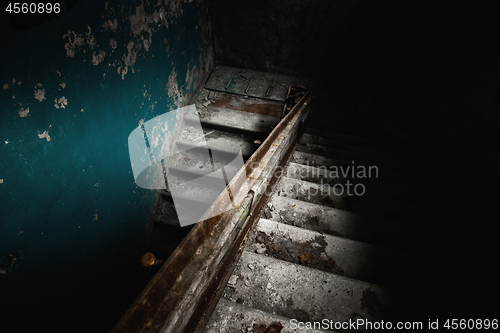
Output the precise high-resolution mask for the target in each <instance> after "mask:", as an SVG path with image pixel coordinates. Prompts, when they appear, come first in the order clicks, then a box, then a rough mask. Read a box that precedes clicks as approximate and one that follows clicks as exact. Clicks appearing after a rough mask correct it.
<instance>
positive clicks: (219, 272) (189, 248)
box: [112, 92, 311, 333]
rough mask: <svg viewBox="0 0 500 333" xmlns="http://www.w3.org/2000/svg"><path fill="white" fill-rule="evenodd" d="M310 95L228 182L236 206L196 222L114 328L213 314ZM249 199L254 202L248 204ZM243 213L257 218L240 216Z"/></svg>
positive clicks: (167, 326)
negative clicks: (220, 293)
mask: <svg viewBox="0 0 500 333" xmlns="http://www.w3.org/2000/svg"><path fill="white" fill-rule="evenodd" d="M310 99H311V97H310V93H309V92H307V93H306V94H305V95H304V97H303V98H302V99H301V100H300V102H299V103H297V105H295V107H294V108H293V109H292V110H291V111H290V112H289V113H288V114H287V115H286V116H285V118H284V119H282V121H281V122H280V123H279V124H278V125H277V126H276V127H275V128H274V129H273V131H272V132H271V133H270V134H269V136H268V137H267V139H266V140H265V141H264V142H263V143H262V144H261V146H260V147H259V148H258V149H257V151H256V152H255V153H254V154H253V155H252V156H251V157H250V158H249V160H248V161H247V162H246V163H245V165H244V167H243V168H242V169H240V171H239V172H238V173H237V174H236V175H235V177H234V178H233V179H232V181H231V182H230V183H229V185H228V186H229V187H230V188H231V191H232V193H233V197H234V199H235V200H234V202H235V203H236V206H235V207H234V208H232V209H230V210H228V211H225V212H224V213H222V214H220V215H218V216H215V217H212V218H209V219H205V220H204V221H203V222H199V223H197V224H196V225H195V226H194V227H193V229H192V230H191V231H190V233H189V234H188V235H187V236H186V238H185V239H184V240H183V241H182V242H181V244H180V245H179V246H178V247H177V248H176V250H175V251H174V253H172V255H171V256H170V257H169V258H168V260H167V261H166V262H165V263H164V264H163V266H162V267H161V268H160V270H159V271H158V273H157V274H156V275H155V276H154V277H153V279H151V281H150V282H149V284H148V285H147V286H146V288H145V289H144V290H143V291H142V292H141V294H140V295H139V297H138V298H137V299H136V300H135V301H134V303H133V304H132V305H131V306H130V308H129V309H128V310H127V312H126V313H125V314H124V316H123V317H122V318H121V319H120V321H119V322H118V323H117V324H116V326H115V327H114V328H113V330H112V332H114V333H115V332H183V331H184V330H185V329H186V328H188V329H190V330H191V329H194V328H195V326H196V325H195V323H197V322H199V321H200V320H201V319H203V318H206V317H207V315H208V316H209V314H208V312H206V311H203V309H204V307H206V304H207V302H209V303H210V304H209V305H210V306H209V308H210V307H212V303H211V302H210V300H213V299H217V300H218V298H217V292H216V291H217V290H219V289H220V286H221V284H220V282H221V281H225V280H226V278H227V276H226V275H227V274H228V270H227V268H230V267H231V266H232V265H233V264H235V262H234V259H235V257H234V255H235V254H236V253H238V251H236V250H235V249H240V247H241V245H242V244H243V242H244V240H245V239H246V238H247V237H248V233H249V232H251V230H252V229H253V226H254V224H255V223H256V217H257V216H258V215H259V210H260V209H261V208H262V207H263V203H264V202H266V200H267V198H268V196H269V195H270V194H271V193H272V191H271V189H270V187H272V186H273V185H272V184H274V183H275V182H276V180H277V178H276V174H275V171H276V169H277V168H278V166H279V165H280V164H282V163H283V160H284V158H285V157H286V156H287V153H288V155H289V151H290V147H291V146H292V145H293V143H294V142H295V140H296V137H297V133H298V130H299V126H300V123H301V121H303V120H304V119H305V117H306V116H307V112H308V109H307V108H306V106H307V104H308V102H309V101H310ZM249 194H250V195H251V200H250V199H249ZM226 198H227V196H223V195H221V196H219V198H218V199H217V200H216V201H215V202H214V204H213V205H212V206H211V207H210V208H209V209H208V210H207V212H206V213H205V215H204V217H205V216H212V215H213V212H216V211H224V210H225V208H228V207H232V203H231V202H230V201H229V200H227V199H226ZM249 200H250V201H251V207H250V208H249V209H247V208H246V207H245V205H248V201H249ZM245 214H250V215H251V216H253V218H247V219H243V220H242V218H243V216H244V215H245ZM203 219H204V218H203V217H202V220H203ZM232 256H233V257H232ZM236 257H237V258H239V255H237V256H236ZM233 268H234V266H233ZM230 273H231V271H229V274H230ZM214 283H215V285H214ZM219 297H220V295H219ZM212 310H213V308H212ZM210 313H211V312H210ZM200 323H201V322H200ZM198 327H200V326H198Z"/></svg>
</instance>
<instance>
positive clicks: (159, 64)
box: [0, 0, 214, 329]
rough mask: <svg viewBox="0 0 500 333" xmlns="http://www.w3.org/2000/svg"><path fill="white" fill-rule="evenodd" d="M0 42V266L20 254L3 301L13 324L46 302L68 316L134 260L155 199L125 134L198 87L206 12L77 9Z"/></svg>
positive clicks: (131, 5)
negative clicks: (135, 166) (28, 308)
mask: <svg viewBox="0 0 500 333" xmlns="http://www.w3.org/2000/svg"><path fill="white" fill-rule="evenodd" d="M0 36H2V38H3V40H2V41H1V42H2V50H0V56H1V62H0V86H2V88H3V89H2V90H0V112H1V116H2V119H1V121H0V137H1V140H0V142H1V143H2V144H1V145H0V155H1V159H0V179H1V180H2V181H1V182H0V202H1V204H0V257H1V258H0V260H1V259H2V258H3V257H5V256H6V255H8V254H9V253H14V254H15V255H16V256H17V258H18V260H17V261H16V262H15V265H14V266H13V267H12V269H11V270H9V271H6V272H5V274H2V275H0V298H1V299H2V304H3V305H6V306H8V308H9V309H8V310H5V311H8V313H12V315H14V316H15V314H16V313H18V312H19V311H20V310H22V308H23V306H25V305H26V304H28V303H29V302H30V300H31V301H32V304H33V307H36V306H39V305H40V304H43V302H40V304H38V303H37V302H38V301H40V300H42V299H43V298H44V297H45V298H46V297H49V295H50V297H51V299H54V304H55V303H58V304H59V305H58V306H57V307H56V308H57V310H56V311H62V312H61V313H62V314H64V313H65V311H66V309H68V308H71V304H73V303H71V302H76V303H81V302H83V301H85V295H86V294H88V295H89V297H90V296H91V294H92V292H94V291H96V290H97V289H96V288H92V287H90V289H89V288H87V285H86V284H88V283H91V282H89V281H94V282H95V281H99V284H100V286H101V287H102V286H105V285H106V284H109V283H110V282H111V281H112V279H113V278H116V275H120V274H122V275H123V269H124V267H127V265H128V267H130V266H131V265H135V264H136V263H138V262H139V261H137V262H136V261H135V260H136V259H138V258H140V255H142V252H141V251H142V250H143V248H142V242H141V240H142V236H143V233H144V232H145V224H146V222H147V220H148V217H149V214H150V211H151V209H152V207H153V204H154V201H155V192H154V191H150V190H144V189H141V188H138V187H137V186H136V184H135V182H134V178H133V175H132V170H131V165H130V158H129V153H128V146H127V138H128V135H129V134H130V132H132V131H133V130H134V129H135V128H137V126H138V124H139V123H140V121H147V120H149V119H152V118H154V117H156V116H158V115H161V114H163V113H165V112H167V111H170V110H173V109H176V108H178V107H181V106H183V105H185V104H186V103H187V102H188V101H189V98H190V97H191V95H192V94H193V92H194V91H195V89H196V88H197V87H198V86H200V85H201V84H203V83H204V79H205V78H206V75H207V74H208V72H209V71H210V70H211V69H212V67H213V59H214V57H213V51H212V46H211V37H210V28H209V20H208V5H207V1H205V0H195V1H193V0H172V1H167V0H165V1H163V0H158V1H156V0H155V1H126V2H124V1H111V0H110V1H106V2H102V1H97V0H89V1H80V2H79V3H78V4H77V5H76V6H75V7H74V8H73V9H72V10H71V11H69V12H68V13H67V14H65V15H63V16H61V17H59V18H57V19H54V20H52V21H50V22H47V23H45V24H43V25H40V26H37V27H35V28H32V29H28V30H24V31H20V32H18V33H15V34H12V33H10V34H8V33H3V34H2V35H0ZM136 257H137V258H136ZM113 272H116V274H115V275H113V274H114V273H113ZM120 272H122V273H120ZM96 274H99V275H98V276H97V275H96ZM82 282H85V283H83V284H82ZM6 285H8V286H9V288H8V289H7V288H4V286H6ZM94 289H95V290H94ZM68 291H71V292H69V293H68ZM58 297H59V298H58ZM134 297H135V296H134ZM56 300H58V301H56ZM132 300H133V298H132ZM35 304H38V305H35ZM51 304H52V303H51ZM127 306H128V304H123V308H122V309H121V310H120V311H121V312H123V311H124V310H125V309H126V307H127ZM1 310H2V312H3V311H4V309H1ZM48 311H50V312H53V311H55V310H53V309H48ZM121 312H120V313H121ZM21 314H22V313H21ZM39 315H40V318H42V317H43V316H44V315H47V313H44V312H43V311H41V313H39ZM104 315H105V314H103V316H104ZM50 321H53V320H52V319H50ZM38 324H40V323H38ZM106 329H107V328H106Z"/></svg>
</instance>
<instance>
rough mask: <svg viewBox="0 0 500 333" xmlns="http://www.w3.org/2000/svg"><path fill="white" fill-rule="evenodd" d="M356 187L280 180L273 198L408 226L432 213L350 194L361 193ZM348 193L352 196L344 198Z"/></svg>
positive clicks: (413, 206) (412, 206) (368, 196)
mask: <svg viewBox="0 0 500 333" xmlns="http://www.w3.org/2000/svg"><path fill="white" fill-rule="evenodd" d="M358 185H359V184H356V185H355V186H352V184H351V186H350V187H347V186H346V187H341V186H340V185H339V184H336V185H334V186H330V185H329V184H324V185H323V186H322V185H321V184H317V183H311V182H306V181H302V180H298V179H293V178H289V177H282V178H281V181H280V183H279V185H278V186H277V188H276V194H275V195H279V196H283V197H286V198H291V199H297V200H301V201H305V202H310V203H315V204H318V205H323V206H327V207H333V208H337V209H342V210H348V211H351V212H356V213H360V214H366V215H371V216H377V217H381V218H386V219H391V220H398V221H404V222H408V223H421V222H422V221H423V220H427V219H428V218H429V217H430V216H432V214H433V213H434V212H435V210H434V209H432V208H430V207H427V206H423V205H418V204H413V203H410V202H405V201H399V200H394V199H388V198H382V197H377V196H372V195H369V194H363V195H356V194H354V193H358V194H361V193H362V192H361V191H362V187H361V186H359V187H357V186H358ZM349 188H350V190H349ZM349 191H350V192H351V193H353V195H348V192H349ZM356 191H357V192H356Z"/></svg>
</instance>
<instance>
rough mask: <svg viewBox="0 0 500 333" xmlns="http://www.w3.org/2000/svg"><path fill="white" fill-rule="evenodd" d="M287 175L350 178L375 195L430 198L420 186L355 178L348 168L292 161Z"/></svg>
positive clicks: (322, 179) (309, 178)
mask: <svg viewBox="0 0 500 333" xmlns="http://www.w3.org/2000/svg"><path fill="white" fill-rule="evenodd" d="M343 172H345V174H343ZM285 176H287V177H290V178H294V179H299V180H304V181H308V182H313V183H330V184H332V182H340V183H343V184H345V182H346V180H349V181H350V182H351V183H352V182H353V181H355V182H361V183H363V184H364V185H365V186H366V193H368V194H371V195H375V196H381V197H387V198H392V199H398V200H406V201H414V202H415V201H416V202H418V203H425V202H427V199H428V198H427V196H426V195H425V192H424V191H422V190H420V189H418V188H415V187H410V186H407V185H400V184H396V183H392V182H388V181H384V180H381V179H378V178H372V177H368V176H366V177H360V178H356V175H355V177H354V178H353V177H352V174H350V172H348V170H345V169H340V168H339V169H338V170H336V169H327V168H326V167H325V166H321V167H315V166H310V165H303V164H298V163H294V162H290V163H289V165H288V167H287V170H286V173H285ZM344 176H345V177H344Z"/></svg>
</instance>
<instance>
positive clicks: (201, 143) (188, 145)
mask: <svg viewBox="0 0 500 333" xmlns="http://www.w3.org/2000/svg"><path fill="white" fill-rule="evenodd" d="M201 137H202V135H200V136H196V137H195V138H192V139H191V138H189V139H186V138H182V137H180V138H179V139H178V140H177V141H176V145H177V148H178V149H181V150H190V151H191V152H193V153H196V152H199V153H201V154H204V155H206V154H208V152H207V148H209V149H211V150H218V151H221V152H227V153H230V154H234V155H236V154H238V152H239V151H241V153H242V155H243V156H246V157H249V156H251V155H252V154H253V153H254V152H255V151H256V150H257V148H258V144H256V143H255V142H254V141H255V140H254V138H253V137H251V136H248V135H245V134H237V133H231V132H225V131H221V130H216V129H212V130H207V129H204V139H202V138H201Z"/></svg>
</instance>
